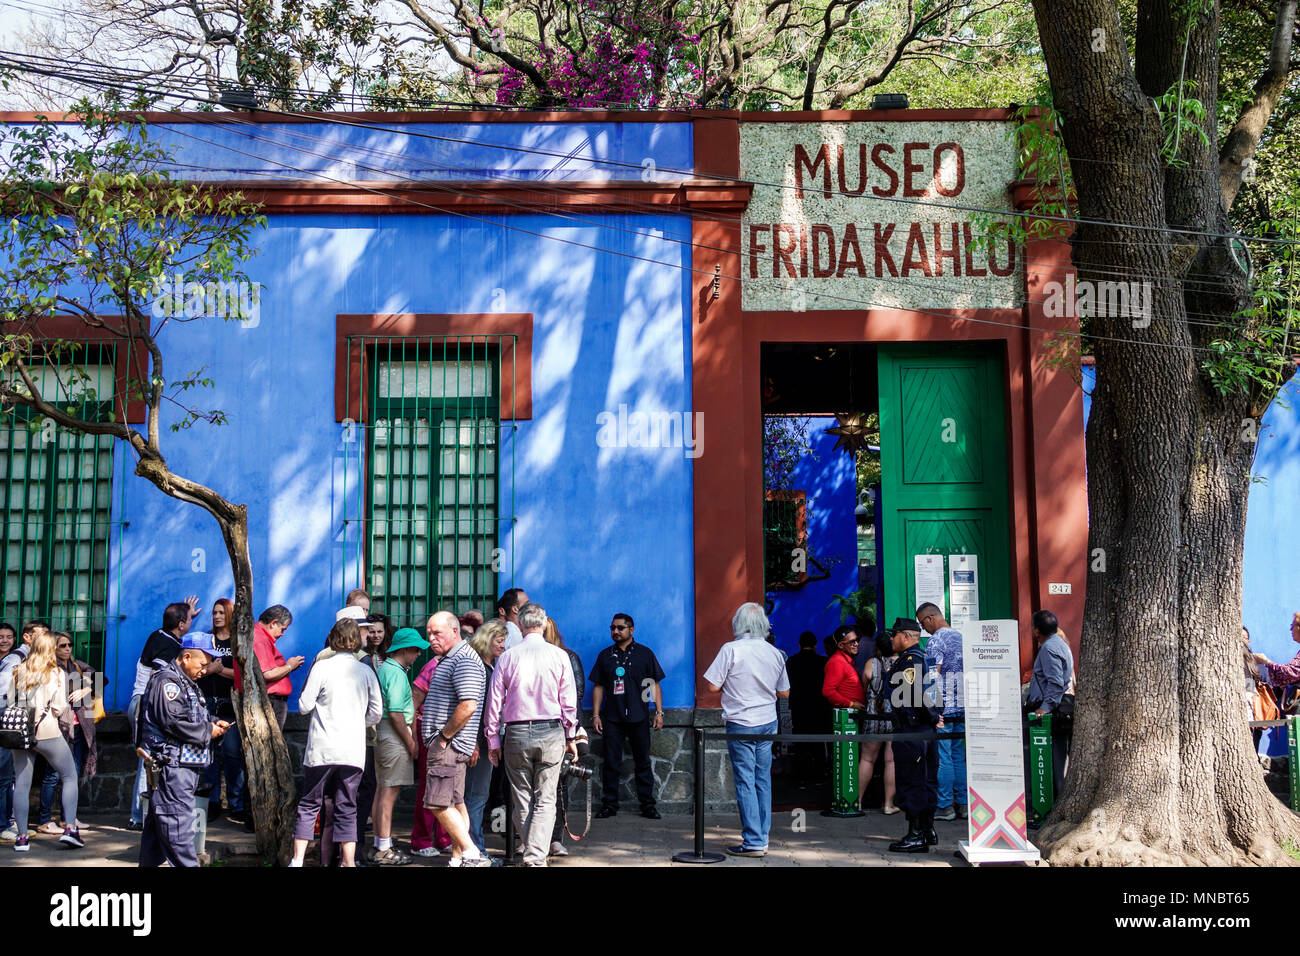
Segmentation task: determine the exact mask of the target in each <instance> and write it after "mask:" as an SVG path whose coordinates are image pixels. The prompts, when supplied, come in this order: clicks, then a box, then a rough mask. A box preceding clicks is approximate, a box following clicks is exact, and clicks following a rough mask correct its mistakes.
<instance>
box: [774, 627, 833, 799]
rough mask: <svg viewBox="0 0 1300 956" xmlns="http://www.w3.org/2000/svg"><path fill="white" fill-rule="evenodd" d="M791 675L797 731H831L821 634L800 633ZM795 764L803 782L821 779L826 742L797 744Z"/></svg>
mask: <svg viewBox="0 0 1300 956" xmlns="http://www.w3.org/2000/svg"><path fill="white" fill-rule="evenodd" d="M785 668H786V673H787V674H789V675H790V722H791V724H792V725H793V727H794V732H795V733H796V734H828V733H830V732H831V708H830V705H829V704H827V703H826V698H825V697H824V696H822V684H823V683H825V678H826V658H824V657H822V656H821V655H820V654H818V653H817V635H816V634H814V633H813V632H812V631H804V632H803V633H802V634H800V635H799V653H798V654H795V655H794V656H793V657H791V658H790V659H789V660H788V661H786V665H785ZM795 767H796V768H797V775H798V777H799V782H800V784H801V785H808V784H812V783H815V782H816V781H818V780H820V779H821V778H822V776H823V775H824V774H825V772H826V745H825V744H796V745H795Z"/></svg>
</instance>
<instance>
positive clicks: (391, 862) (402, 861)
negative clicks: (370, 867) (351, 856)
mask: <svg viewBox="0 0 1300 956" xmlns="http://www.w3.org/2000/svg"><path fill="white" fill-rule="evenodd" d="M370 862H372V863H375V864H378V865H379V866H405V865H406V864H408V863H410V862H411V858H410V857H409V856H407V855H406V854H405V853H403V852H402V851H401V850H399V849H397V848H396V847H390V848H389V849H387V850H381V851H379V852H378V853H376V854H375V855H374V856H373V857H371V858H370Z"/></svg>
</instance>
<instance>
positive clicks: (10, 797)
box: [0, 747, 14, 827]
mask: <svg viewBox="0 0 1300 956" xmlns="http://www.w3.org/2000/svg"><path fill="white" fill-rule="evenodd" d="M13 818H14V752H13V751H12V750H8V749H6V748H4V747H0V826H6V827H7V826H9V821H11V820H12V819H13Z"/></svg>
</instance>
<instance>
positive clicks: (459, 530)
mask: <svg viewBox="0 0 1300 956" xmlns="http://www.w3.org/2000/svg"><path fill="white" fill-rule="evenodd" d="M512 338H513V337H512V336H498V335H488V336H482V335H477V336H471V335H446V336H420V337H401V338H382V337H372V336H362V337H353V338H350V339H349V343H348V344H349V350H348V351H349V354H353V349H354V347H355V346H356V345H357V344H360V345H361V346H362V348H363V354H364V363H363V366H362V367H363V368H364V370H365V372H364V374H365V375H366V378H367V381H366V382H365V387H364V390H358V393H360V392H361V391H364V394H365V395H366V398H367V407H366V409H364V410H361V411H363V414H358V415H356V416H350V417H353V418H354V419H355V420H356V424H345V426H344V428H345V434H344V454H345V458H346V456H348V455H349V454H350V453H351V454H353V455H356V456H360V455H361V454H364V469H365V470H364V474H365V478H364V481H358V480H357V478H358V476H359V474H360V473H361V467H360V466H361V465H362V462H361V461H359V460H357V461H355V465H354V467H352V468H345V479H344V480H345V482H348V483H350V484H351V485H352V489H351V492H350V494H349V493H346V492H345V498H346V497H351V498H352V499H353V500H351V501H350V502H348V504H347V505H346V507H345V510H346V511H347V512H348V516H347V520H348V522H349V523H353V522H355V521H356V520H357V519H358V517H360V518H361V521H362V522H363V525H364V527H363V530H362V531H361V533H360V534H357V535H355V536H352V537H353V540H355V541H356V542H357V544H358V545H359V546H362V547H364V569H365V583H366V585H367V589H368V590H369V591H370V593H371V597H372V599H373V603H372V606H373V607H374V608H375V609H376V610H382V611H383V612H384V613H385V614H387V615H388V616H389V617H390V618H391V619H392V621H393V623H394V624H396V625H397V626H403V625H412V626H415V627H416V628H417V629H419V630H421V631H423V627H424V622H425V620H426V619H427V618H428V616H429V615H430V614H432V613H433V612H434V611H436V610H439V609H447V610H452V611H455V612H456V613H460V612H462V611H464V610H467V609H469V608H477V609H479V610H481V611H483V612H484V613H485V614H487V613H488V612H490V611H491V610H492V607H493V605H494V603H495V600H496V593H497V574H498V572H501V571H504V570H508V569H509V567H510V566H511V562H510V560H509V558H508V557H506V556H505V555H504V554H503V552H502V551H501V550H500V547H499V543H498V542H499V540H500V537H501V536H500V526H501V522H502V521H503V520H504V521H511V520H513V517H512V515H511V514H510V511H511V510H512V505H513V495H514V492H513V480H511V481H510V482H509V484H508V485H506V486H505V487H506V489H507V490H506V494H507V495H508V501H507V508H506V509H504V510H505V513H504V514H503V508H502V503H501V502H500V501H499V500H498V499H499V497H500V489H502V487H503V483H502V481H501V472H502V467H501V465H502V463H501V446H502V435H503V429H502V422H501V418H502V410H501V397H500V396H501V387H500V386H501V382H502V376H503V375H504V376H507V378H506V380H507V381H511V380H512V379H511V378H510V377H511V376H513V369H512V368H509V369H502V367H501V355H502V353H503V351H509V352H510V354H513V350H505V349H503V348H502V345H503V344H505V343H504V342H503V341H502V340H504V339H512ZM350 368H351V367H350ZM348 394H349V395H351V394H353V392H352V391H351V390H350V391H349V393H348ZM349 429H353V430H355V431H359V432H360V433H361V436H362V437H361V440H359V441H358V440H356V437H355V435H354V437H353V440H352V441H351V442H349V441H348V437H349V436H348V430H349ZM508 433H509V434H513V423H511V426H510V427H509V428H508ZM510 444H511V448H513V442H511V443H510ZM349 449H353V451H351V452H350V451H349ZM511 457H512V458H513V453H511ZM507 469H508V473H509V474H510V476H511V478H513V462H510V463H508V464H507ZM348 472H351V473H352V475H351V477H348V475H347V473H348ZM362 495H364V501H362V500H361V496H362ZM349 584H350V582H349ZM489 616H490V615H489Z"/></svg>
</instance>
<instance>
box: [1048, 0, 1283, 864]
mask: <svg viewBox="0 0 1300 956" xmlns="http://www.w3.org/2000/svg"><path fill="white" fill-rule="evenodd" d="M1161 6H1162V5H1161V4H1158V3H1152V2H1147V0H1143V3H1142V4H1141V9H1140V11H1139V23H1140V24H1141V25H1142V26H1141V27H1140V29H1139V37H1138V41H1139V42H1138V44H1137V46H1138V51H1139V65H1138V72H1137V75H1136V76H1135V75H1134V74H1133V73H1132V72H1131V70H1130V66H1129V63H1128V54H1127V51H1126V47H1125V44H1124V42H1123V36H1122V33H1121V32H1120V26H1119V18H1118V15H1117V13H1116V10H1115V4H1114V2H1113V0H1034V7H1035V12H1036V15H1037V18H1038V24H1039V33H1040V36H1041V37H1042V39H1043V47H1044V53H1045V55H1046V58H1047V62H1048V65H1049V70H1050V73H1051V77H1052V89H1053V95H1054V100H1055V102H1056V104H1057V107H1058V109H1059V110H1060V111H1061V113H1062V116H1063V120H1064V122H1063V126H1062V130H1063V135H1064V137H1065V141H1066V146H1067V149H1068V151H1069V154H1070V156H1071V159H1072V160H1075V159H1078V160H1081V161H1079V162H1072V167H1073V170H1074V174H1075V182H1076V186H1077V190H1078V196H1079V218H1080V220H1083V221H1084V222H1083V223H1081V224H1080V225H1079V228H1078V229H1077V231H1076V232H1075V234H1074V237H1073V246H1074V259H1075V265H1076V267H1077V269H1078V273H1079V279H1080V281H1081V282H1085V281H1093V282H1095V283H1103V282H1107V281H1113V280H1115V279H1116V278H1117V277H1118V278H1119V279H1121V280H1123V281H1126V282H1148V283H1150V286H1151V289H1152V299H1151V304H1152V311H1151V313H1150V315H1149V316H1147V317H1134V316H1132V315H1122V314H1121V315H1094V316H1093V317H1092V318H1091V319H1090V323H1091V326H1090V331H1091V334H1092V335H1093V336H1094V341H1095V351H1096V358H1097V385H1096V389H1095V390H1094V392H1093V396H1092V412H1091V417H1090V420H1089V423H1088V433H1087V448H1088V505H1089V524H1090V530H1089V549H1090V556H1092V557H1094V558H1095V557H1101V558H1102V559H1103V560H1104V570H1102V569H1101V568H1102V567H1103V565H1102V564H1101V563H1100V562H1097V561H1095V560H1094V561H1090V568H1096V569H1097V570H1093V571H1091V572H1090V574H1089V577H1088V594H1087V602H1086V605H1085V609H1084V624H1083V635H1082V638H1081V655H1080V667H1079V676H1078V707H1077V715H1078V716H1077V721H1076V727H1075V734H1074V746H1073V750H1072V752H1071V756H1070V773H1069V776H1068V777H1067V778H1066V784H1065V790H1064V793H1063V795H1062V798H1061V801H1060V802H1059V803H1058V804H1057V806H1056V808H1055V810H1054V811H1053V813H1052V815H1051V817H1050V818H1049V820H1048V824H1047V826H1045V827H1044V828H1043V830H1042V831H1041V832H1040V834H1039V843H1040V846H1041V848H1042V849H1043V851H1044V853H1045V855H1046V856H1047V858H1048V859H1049V860H1050V861H1051V862H1052V863H1054V864H1066V865H1075V864H1210V865H1222V864H1243V863H1257V864H1277V863H1286V862H1289V857H1288V856H1287V854H1286V853H1285V852H1284V851H1283V849H1282V844H1283V843H1284V842H1285V841H1286V840H1288V839H1296V838H1297V836H1300V825H1298V824H1300V820H1298V819H1297V817H1296V816H1295V815H1294V814H1292V813H1291V812H1290V810H1289V809H1287V808H1286V807H1285V806H1283V805H1282V804H1281V803H1280V802H1279V801H1278V800H1277V798H1276V797H1274V796H1273V795H1272V793H1270V792H1269V790H1268V788H1267V787H1266V786H1265V784H1264V780H1263V775H1262V772H1261V770H1260V767H1259V765H1258V763H1257V761H1256V759H1255V756H1254V753H1253V748H1252V746H1251V738H1250V732H1249V730H1248V728H1247V726H1246V722H1247V720H1248V719H1249V718H1248V716H1247V709H1246V703H1245V699H1244V696H1243V693H1242V690H1243V668H1242V651H1241V567H1242V553H1243V547H1244V539H1245V522H1246V501H1247V495H1248V492H1249V469H1250V464H1251V460H1252V458H1253V452H1254V447H1255V446H1254V445H1253V444H1251V443H1249V442H1245V441H1243V440H1242V437H1243V424H1242V423H1243V420H1244V419H1246V418H1247V417H1248V416H1249V410H1250V408H1251V401H1252V399H1251V396H1248V395H1245V394H1242V395H1239V396H1227V397H1224V396H1220V395H1219V394H1218V393H1217V392H1215V390H1214V389H1213V387H1212V385H1211V384H1210V382H1209V381H1208V379H1207V378H1206V376H1205V374H1204V372H1203V370H1202V369H1201V368H1200V363H1201V360H1202V355H1201V354H1200V353H1198V352H1197V351H1195V349H1196V348H1197V347H1203V346H1204V345H1205V344H1206V341H1205V339H1204V335H1205V334H1206V333H1203V332H1201V331H1199V327H1198V328H1197V329H1193V327H1192V326H1191V325H1190V324H1189V322H1188V313H1189V311H1193V312H1196V313H1197V314H1198V315H1199V316H1201V317H1204V316H1206V315H1211V316H1217V317H1218V319H1219V321H1221V322H1222V323H1223V327H1224V328H1230V327H1232V325H1233V323H1234V313H1235V311H1236V308H1237V302H1238V298H1237V295H1236V291H1239V290H1240V279H1241V277H1240V276H1235V277H1234V275H1233V274H1232V273H1231V272H1230V271H1226V270H1225V268H1224V264H1223V263H1224V257H1223V255H1222V240H1221V239H1218V238H1216V237H1215V236H1207V235H1204V233H1224V232H1227V231H1228V229H1229V226H1228V223H1227V217H1226V213H1225V212H1224V210H1223V208H1222V205H1221V203H1220V200H1219V184H1218V175H1217V166H1216V163H1215V160H1214V158H1213V157H1212V156H1211V154H1210V152H1209V149H1208V147H1206V146H1205V145H1204V144H1203V143H1200V142H1199V141H1198V140H1197V138H1196V137H1195V135H1194V133H1193V134H1192V135H1189V136H1188V138H1187V141H1186V142H1185V143H1184V145H1183V146H1181V147H1180V151H1179V156H1180V158H1183V159H1184V160H1186V164H1185V166H1182V167H1174V166H1169V165H1166V163H1165V162H1164V160H1163V159H1162V158H1161V143H1162V140H1163V131H1162V128H1161V125H1160V120H1159V117H1158V115H1157V113H1156V111H1155V110H1154V108H1153V105H1152V104H1151V101H1150V99H1149V98H1148V97H1149V94H1150V93H1151V91H1152V89H1151V88H1155V89H1156V90H1157V91H1158V92H1163V91H1164V89H1166V88H1168V85H1169V84H1170V83H1172V82H1176V81H1177V80H1178V79H1179V78H1180V76H1181V75H1184V74H1183V73H1182V68H1181V67H1180V65H1179V62H1178V59H1179V58H1181V57H1182V54H1183V50H1184V48H1186V49H1187V51H1188V53H1187V62H1186V73H1185V77H1186V78H1187V79H1189V80H1193V81H1195V82H1196V83H1197V88H1198V89H1200V90H1201V91H1209V92H1208V94H1207V96H1208V101H1209V103H1210V107H1209V109H1208V111H1207V112H1208V113H1209V118H1208V120H1207V123H1208V125H1209V130H1208V135H1209V139H1210V142H1211V143H1213V142H1214V139H1215V137H1214V127H1213V123H1214V119H1213V117H1214V107H1213V103H1214V99H1213V91H1214V89H1215V79H1216V78H1217V70H1218V62H1217V46H1216V41H1215V36H1216V33H1217V24H1218V18H1217V13H1215V14H1206V15H1204V16H1203V17H1201V18H1200V19H1198V20H1197V21H1196V24H1195V27H1194V28H1192V29H1190V32H1189V33H1187V34H1185V33H1184V30H1183V28H1182V25H1181V24H1180V25H1178V28H1177V30H1176V31H1171V29H1170V24H1169V22H1168V10H1167V6H1168V5H1167V4H1166V5H1164V8H1165V9H1164V10H1163V12H1162V11H1161ZM1098 31H1103V32H1101V33H1099V32H1098ZM1171 33H1173V34H1175V35H1176V41H1175V40H1174V39H1172V38H1171ZM1099 36H1101V37H1104V38H1105V40H1106V42H1105V43H1098V42H1097V39H1098V37H1099ZM1185 36H1186V37H1187V39H1186V40H1185V39H1184V37H1185ZM1098 47H1102V48H1101V49H1099V48H1098ZM1144 55H1145V61H1146V62H1145V66H1144V62H1143V59H1144ZM1153 60H1154V61H1156V62H1155V63H1154V65H1153V64H1152V62H1151V61H1153ZM1171 71H1172V79H1171ZM1139 79H1140V80H1141V82H1139ZM1144 87H1148V88H1147V89H1145V90H1144ZM1112 223H1113V224H1114V225H1111V224H1112ZM1178 230H1186V231H1185V232H1179V231H1178ZM1225 287H1226V288H1228V289H1229V291H1230V292H1232V293H1233V294H1224V293H1222V292H1220V291H1218V290H1219V289H1222V288H1225ZM1234 290H1236V291H1234ZM1211 292H1213V294H1211ZM1148 319H1149V321H1147V320H1148ZM1144 322H1145V323H1146V324H1143V323H1144ZM1098 549H1100V554H1099V550H1098Z"/></svg>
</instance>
